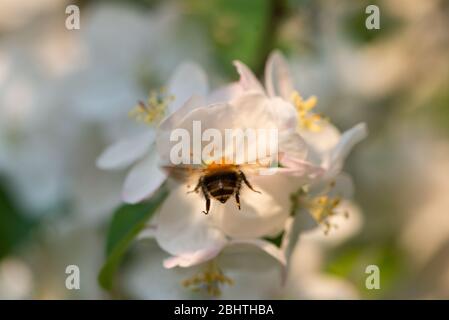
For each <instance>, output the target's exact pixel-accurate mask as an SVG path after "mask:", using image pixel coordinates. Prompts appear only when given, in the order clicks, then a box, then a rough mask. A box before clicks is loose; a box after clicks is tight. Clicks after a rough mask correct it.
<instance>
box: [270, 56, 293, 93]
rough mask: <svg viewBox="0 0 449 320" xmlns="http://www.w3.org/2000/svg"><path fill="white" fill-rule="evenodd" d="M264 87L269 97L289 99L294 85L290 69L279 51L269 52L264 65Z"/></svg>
mask: <svg viewBox="0 0 449 320" xmlns="http://www.w3.org/2000/svg"><path fill="white" fill-rule="evenodd" d="M265 88H266V90H267V94H268V96H269V97H274V96H279V97H282V98H284V99H285V100H286V101H290V100H291V95H292V93H293V91H294V85H293V81H292V77H291V75H290V70H289V67H288V64H287V62H286V61H285V58H284V56H283V55H282V54H281V53H280V51H274V52H272V53H271V54H270V56H269V58H268V61H267V64H266V66H265Z"/></svg>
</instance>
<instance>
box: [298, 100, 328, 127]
mask: <svg viewBox="0 0 449 320" xmlns="http://www.w3.org/2000/svg"><path fill="white" fill-rule="evenodd" d="M292 101H293V104H294V105H295V107H296V110H297V112H298V119H299V127H300V128H301V129H306V130H309V131H313V132H318V131H320V130H321V125H320V122H322V121H323V120H325V119H324V118H323V117H322V116H321V115H320V114H317V113H314V112H313V109H314V108H315V106H316V104H317V101H318V100H317V98H316V97H315V96H311V97H309V98H307V100H304V98H303V97H302V96H301V95H300V94H299V92H298V91H294V92H293V94H292Z"/></svg>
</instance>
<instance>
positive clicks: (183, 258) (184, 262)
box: [164, 242, 225, 269]
mask: <svg viewBox="0 0 449 320" xmlns="http://www.w3.org/2000/svg"><path fill="white" fill-rule="evenodd" d="M224 245H225V243H224V242H223V243H220V244H218V245H217V246H215V247H211V248H207V249H203V250H197V251H194V252H192V253H185V254H180V255H179V256H174V257H170V258H167V259H165V260H164V267H165V268H167V269H171V268H174V267H182V268H188V267H192V266H196V265H199V264H201V263H204V262H206V261H209V260H211V259H213V258H215V257H216V256H217V255H218V254H219V253H220V251H221V250H222V249H223V247H224Z"/></svg>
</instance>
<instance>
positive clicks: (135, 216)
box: [98, 187, 168, 290]
mask: <svg viewBox="0 0 449 320" xmlns="http://www.w3.org/2000/svg"><path fill="white" fill-rule="evenodd" d="M167 195H168V190H167V189H166V188H165V187H162V188H161V189H160V190H159V191H158V192H157V193H156V194H155V195H154V196H153V197H152V198H151V199H150V200H149V201H146V202H144V203H141V204H136V205H123V206H122V207H120V208H119V209H118V210H117V211H116V212H115V213H114V216H113V218H112V222H111V225H110V227H109V231H108V236H107V243H106V255H107V258H106V263H105V264H104V265H103V267H102V269H101V271H100V274H99V276H98V281H99V283H100V285H101V286H102V287H103V288H104V289H106V290H111V289H112V285H113V280H114V275H115V272H116V271H117V269H118V267H119V265H120V262H121V260H122V257H123V255H124V254H125V252H126V251H127V249H128V248H129V246H130V245H131V243H132V241H133V240H134V238H135V237H136V236H137V235H138V234H139V232H140V231H141V230H142V229H143V228H144V227H145V223H146V222H147V221H148V219H150V218H151V216H152V215H153V214H154V212H155V211H156V210H157V208H158V207H159V206H160V205H161V203H162V202H163V201H164V200H165V198H166V197H167Z"/></svg>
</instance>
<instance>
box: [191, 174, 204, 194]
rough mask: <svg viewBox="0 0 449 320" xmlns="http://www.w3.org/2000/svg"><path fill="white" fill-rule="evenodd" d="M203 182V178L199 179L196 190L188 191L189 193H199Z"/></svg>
mask: <svg viewBox="0 0 449 320" xmlns="http://www.w3.org/2000/svg"><path fill="white" fill-rule="evenodd" d="M202 182H203V177H201V178H199V179H198V183H197V184H196V186H195V189H193V190H190V191H187V193H192V192H195V193H198V190H199V189H200V187H201V184H202Z"/></svg>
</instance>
